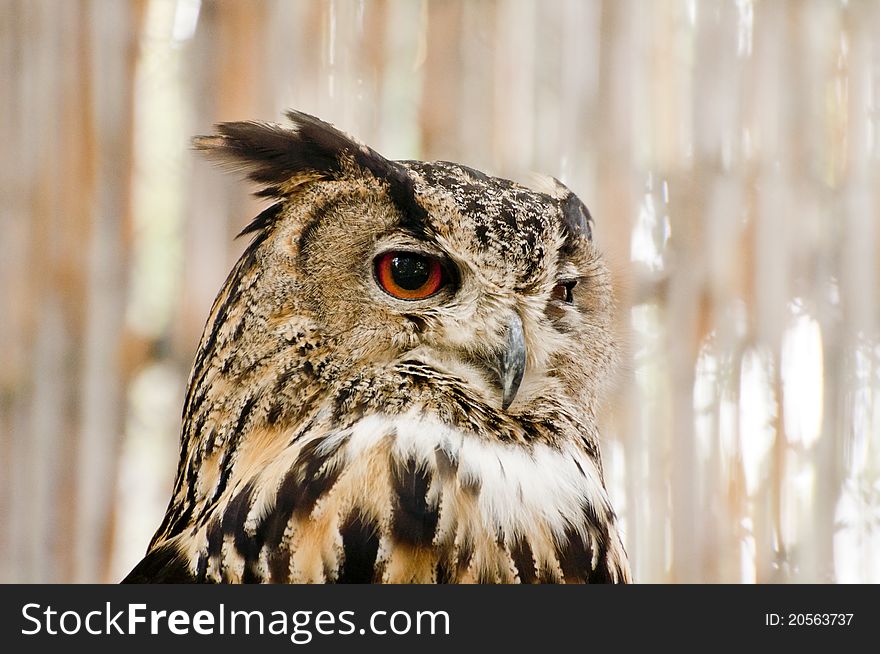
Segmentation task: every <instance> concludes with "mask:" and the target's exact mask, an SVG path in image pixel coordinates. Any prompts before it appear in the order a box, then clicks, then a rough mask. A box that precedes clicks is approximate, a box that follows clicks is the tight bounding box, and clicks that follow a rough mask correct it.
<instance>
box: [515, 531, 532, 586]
mask: <svg viewBox="0 0 880 654" xmlns="http://www.w3.org/2000/svg"><path fill="white" fill-rule="evenodd" d="M510 556H511V558H512V559H513V564H514V565H515V566H516V570H517V572H518V573H519V580H520V582H521V583H523V584H533V583H535V580H536V579H537V571H536V570H535V557H534V555H533V554H532V548H531V547H530V546H529V542H528V541H527V540H526V539H525V538H524V537H522V536H520V537H518V538H517V539H516V540H515V541H514V542H513V545H512V546H511V548H510Z"/></svg>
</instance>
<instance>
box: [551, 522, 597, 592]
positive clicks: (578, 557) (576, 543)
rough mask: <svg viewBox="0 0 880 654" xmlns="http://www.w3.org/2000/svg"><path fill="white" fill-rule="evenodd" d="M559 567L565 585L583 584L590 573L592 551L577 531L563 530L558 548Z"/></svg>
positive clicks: (571, 529)
mask: <svg viewBox="0 0 880 654" xmlns="http://www.w3.org/2000/svg"><path fill="white" fill-rule="evenodd" d="M558 555H559V565H560V566H561V567H562V576H563V577H564V579H565V581H566V583H580V584H582V583H584V582H585V581H587V579H588V578H589V576H590V573H591V572H592V558H593V550H592V548H590V546H589V545H587V544H586V543H585V542H584V539H583V537H582V536H581V534H580V532H579V531H578V530H577V529H573V528H571V527H569V528H568V529H566V530H565V535H564V537H563V541H562V542H561V543H560V544H559V547H558Z"/></svg>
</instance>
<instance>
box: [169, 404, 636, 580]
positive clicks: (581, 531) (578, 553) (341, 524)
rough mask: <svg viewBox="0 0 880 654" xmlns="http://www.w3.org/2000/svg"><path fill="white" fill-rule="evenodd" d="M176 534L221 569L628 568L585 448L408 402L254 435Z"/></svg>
mask: <svg viewBox="0 0 880 654" xmlns="http://www.w3.org/2000/svg"><path fill="white" fill-rule="evenodd" d="M205 490H206V491H208V490H209V489H205ZM208 494H209V493H208ZM172 542H174V544H176V546H177V547H178V548H179V549H180V550H181V551H182V552H183V553H184V555H185V556H186V557H187V559H188V561H189V567H190V570H191V571H192V573H193V574H194V575H195V577H196V578H197V579H199V580H204V581H215V582H239V581H245V582H248V581H251V582H269V581H271V582H302V583H315V582H383V583H435V582H439V583H443V582H454V583H467V582H479V583H491V582H496V583H515V582H557V583H558V582H563V581H564V582H595V581H606V582H607V581H624V580H627V579H628V576H629V573H628V570H627V565H626V559H625V555H624V554H623V549H622V546H621V544H620V539H619V536H618V534H617V528H616V524H615V517H614V514H613V512H612V511H611V509H610V506H609V503H608V499H607V497H606V493H605V490H604V487H603V485H602V481H601V477H600V474H599V471H598V470H597V468H596V464H595V462H594V461H593V460H592V459H591V458H590V456H589V455H588V454H587V453H586V452H585V451H583V450H581V449H580V448H578V447H577V446H575V445H566V446H564V447H562V448H561V449H557V448H553V447H551V446H549V445H545V444H537V445H533V446H530V447H526V446H523V445H521V444H504V443H498V442H490V441H486V440H484V439H481V438H479V437H478V436H475V435H473V434H468V433H464V432H462V431H460V430H457V429H454V428H449V427H446V426H444V425H442V424H440V423H438V422H435V421H432V420H423V419H420V418H419V417H418V416H417V415H416V414H414V413H410V414H406V415H403V416H385V415H369V416H366V417H364V418H362V419H361V420H360V421H358V422H356V423H355V424H354V425H353V426H352V427H350V428H347V429H341V430H332V429H331V430H327V429H320V428H314V429H311V430H309V429H306V430H300V432H299V433H297V434H293V435H291V436H290V437H289V440H288V441H287V442H285V440H284V438H279V435H278V434H276V435H275V438H274V439H271V442H263V443H260V441H259V439H256V445H255V446H253V447H250V448H244V449H243V450H241V451H240V452H239V455H238V459H237V460H236V461H235V463H234V465H233V467H232V470H231V473H230V477H229V479H228V482H227V486H226V490H225V491H224V492H223V495H222V496H221V498H220V500H219V501H218V502H217V503H216V505H215V506H214V507H213V508H212V510H211V511H210V512H208V513H206V515H205V519H203V520H201V521H200V522H199V526H197V527H195V528H193V529H191V530H188V531H186V532H185V533H184V534H181V535H180V536H178V537H176V538H174V539H172Z"/></svg>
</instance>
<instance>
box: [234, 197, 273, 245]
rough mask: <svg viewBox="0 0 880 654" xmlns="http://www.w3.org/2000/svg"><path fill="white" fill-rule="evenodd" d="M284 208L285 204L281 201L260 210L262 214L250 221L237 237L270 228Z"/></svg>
mask: <svg viewBox="0 0 880 654" xmlns="http://www.w3.org/2000/svg"><path fill="white" fill-rule="evenodd" d="M283 208H284V204H283V203H281V202H277V203H275V204H273V205H272V206H271V207H269V208H268V209H265V210H263V211H262V212H260V215H259V216H257V217H256V218H254V219H253V220H252V221H250V222H249V223H248V224H247V226H246V227H245V228H244V229H243V230H241V231H240V232H239V233H238V234H237V235H236V237H235V238H241V237H242V236H245V235H246V234H252V233H254V232H263V231H265V230H267V229H269V228H270V227H272V226H273V225H274V224H275V222H276V221H277V220H278V217H279V216H280V215H281V210H282V209H283Z"/></svg>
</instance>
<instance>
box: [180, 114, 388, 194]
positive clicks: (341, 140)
mask: <svg viewBox="0 0 880 654" xmlns="http://www.w3.org/2000/svg"><path fill="white" fill-rule="evenodd" d="M287 117H288V118H289V119H290V121H291V122H292V123H293V126H292V128H287V127H284V126H282V125H278V124H275V123H264V122H255V121H247V122H234V123H220V124H218V125H217V126H216V134H212V135H210V136H197V137H195V138H194V139H193V141H192V143H193V147H194V148H195V149H196V150H200V151H202V152H204V153H205V154H206V155H207V156H208V157H209V158H210V159H213V160H215V161H217V162H218V163H220V165H222V166H224V167H226V168H228V169H231V170H233V171H240V172H243V173H245V174H246V176H247V177H248V179H251V180H252V181H254V182H256V183H258V184H260V185H261V186H262V187H263V188H262V189H261V190H260V191H258V193H257V195H261V196H267V197H279V198H280V197H283V196H285V195H287V194H289V193H290V191H291V190H292V189H293V188H295V187H296V186H299V185H301V184H305V183H307V182H311V181H316V180H333V179H338V178H339V177H341V176H342V175H343V174H344V173H345V163H346V162H348V163H349V165H351V164H355V165H357V166H359V167H360V168H362V169H365V171H369V172H370V173H372V174H373V175H375V176H376V177H382V178H384V177H387V176H388V175H389V173H391V172H392V171H394V170H395V169H396V168H397V167H396V166H394V165H393V164H392V163H391V162H389V161H388V160H386V159H385V158H384V157H382V156H381V155H380V154H378V153H377V152H375V151H374V150H371V149H370V148H368V147H367V146H365V145H363V144H361V143H359V142H357V141H356V140H355V139H353V138H352V137H350V136H348V135H347V134H345V133H344V132H341V131H340V130H338V129H336V128H335V127H333V126H332V125H330V124H329V123H325V122H324V121H322V120H320V119H318V118H315V117H314V116H310V115H309V114H304V113H300V112H296V111H291V112H288V113H287Z"/></svg>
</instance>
